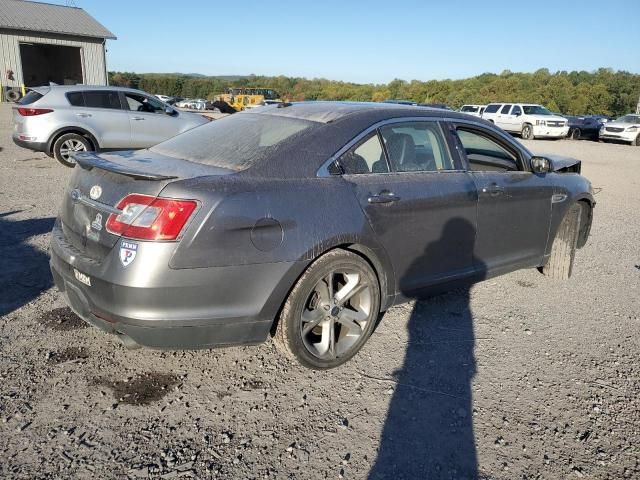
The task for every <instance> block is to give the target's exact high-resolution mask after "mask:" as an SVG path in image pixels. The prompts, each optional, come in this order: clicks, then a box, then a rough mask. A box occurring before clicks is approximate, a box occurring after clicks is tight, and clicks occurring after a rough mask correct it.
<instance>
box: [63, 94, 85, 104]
mask: <svg viewBox="0 0 640 480" xmlns="http://www.w3.org/2000/svg"><path fill="white" fill-rule="evenodd" d="M67 100H69V103H70V104H71V105H73V106H74V107H84V97H83V96H82V92H69V93H67Z"/></svg>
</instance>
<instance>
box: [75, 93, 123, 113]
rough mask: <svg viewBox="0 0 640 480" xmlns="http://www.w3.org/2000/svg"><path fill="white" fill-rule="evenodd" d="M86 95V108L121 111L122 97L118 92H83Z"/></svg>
mask: <svg viewBox="0 0 640 480" xmlns="http://www.w3.org/2000/svg"><path fill="white" fill-rule="evenodd" d="M82 94H83V95H84V106H85V107H91V108H112V109H117V110H120V108H121V105H120V96H119V95H118V92H113V91H109V90H96V91H93V92H91V91H89V92H82Z"/></svg>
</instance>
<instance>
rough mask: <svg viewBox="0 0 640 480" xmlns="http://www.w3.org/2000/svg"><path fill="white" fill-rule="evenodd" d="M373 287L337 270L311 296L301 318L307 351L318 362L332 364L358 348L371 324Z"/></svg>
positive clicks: (358, 276) (355, 274) (361, 278)
mask: <svg viewBox="0 0 640 480" xmlns="http://www.w3.org/2000/svg"><path fill="white" fill-rule="evenodd" d="M372 305H373V297H372V290H371V286H370V285H369V283H368V281H367V279H366V278H365V276H364V275H362V274H361V273H360V272H358V271H356V270H350V269H345V268H343V269H340V270H334V271H332V272H331V273H329V274H328V275H327V276H325V277H324V278H322V279H321V280H320V281H318V283H316V285H315V286H314V288H313V290H312V291H311V293H310V294H309V296H308V298H307V301H306V303H305V308H304V310H303V312H302V315H301V319H300V320H301V329H300V330H301V334H302V341H303V343H304V346H305V348H306V349H307V350H308V351H309V353H311V354H312V355H314V356H315V357H317V358H320V359H323V360H331V359H335V358H337V357H340V356H343V355H345V354H346V353H348V352H349V351H350V350H351V349H352V348H354V347H356V345H357V344H358V343H359V342H358V341H359V340H360V339H361V337H362V335H363V333H364V332H365V330H366V327H367V325H368V323H369V322H371V321H373V320H372V318H371V317H372V315H371V310H372Z"/></svg>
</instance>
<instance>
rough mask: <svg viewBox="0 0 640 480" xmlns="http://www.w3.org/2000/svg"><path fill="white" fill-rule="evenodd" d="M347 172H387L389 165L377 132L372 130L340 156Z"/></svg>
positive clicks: (341, 163)
mask: <svg viewBox="0 0 640 480" xmlns="http://www.w3.org/2000/svg"><path fill="white" fill-rule="evenodd" d="M339 162H340V165H341V166H342V168H343V169H344V171H345V173H350V174H361V173H387V172H388V171H389V167H388V165H387V160H386V159H385V157H384V152H383V151H382V145H380V139H379V138H378V133H377V132H375V131H374V132H371V133H370V134H369V135H367V136H366V137H365V138H364V139H362V140H361V141H360V142H358V143H357V144H356V145H355V146H354V147H352V148H350V149H349V150H348V151H347V152H346V153H345V154H343V155H342V156H341V157H340V160H339Z"/></svg>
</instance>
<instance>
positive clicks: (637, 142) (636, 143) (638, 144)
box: [631, 133, 640, 147]
mask: <svg viewBox="0 0 640 480" xmlns="http://www.w3.org/2000/svg"><path fill="white" fill-rule="evenodd" d="M631 145H633V146H634V147H640V133H639V134H638V136H637V137H636V139H635V140H634V141H633V142H631Z"/></svg>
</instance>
